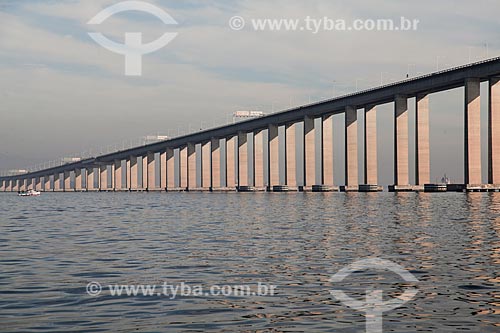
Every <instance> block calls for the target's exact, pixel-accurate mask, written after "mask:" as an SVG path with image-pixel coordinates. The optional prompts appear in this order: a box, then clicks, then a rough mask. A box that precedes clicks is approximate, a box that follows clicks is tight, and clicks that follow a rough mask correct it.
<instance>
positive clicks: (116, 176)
mask: <svg viewBox="0 0 500 333" xmlns="http://www.w3.org/2000/svg"><path fill="white" fill-rule="evenodd" d="M122 179H123V178H122V161H121V160H115V163H114V168H113V189H114V190H115V191H121V189H122V188H123V184H122Z"/></svg>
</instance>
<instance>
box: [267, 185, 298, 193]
mask: <svg viewBox="0 0 500 333" xmlns="http://www.w3.org/2000/svg"><path fill="white" fill-rule="evenodd" d="M268 191H269V192H271V191H270V190H269V189H268ZM298 191H299V188H298V187H297V186H288V185H275V186H273V187H272V192H298Z"/></svg>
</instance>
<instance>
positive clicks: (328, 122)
mask: <svg viewBox="0 0 500 333" xmlns="http://www.w3.org/2000/svg"><path fill="white" fill-rule="evenodd" d="M321 136H322V137H321V146H322V147H321V159H322V172H321V178H322V181H321V183H322V185H327V186H333V185H334V179H333V116H332V115H327V116H324V117H323V119H322V129H321Z"/></svg>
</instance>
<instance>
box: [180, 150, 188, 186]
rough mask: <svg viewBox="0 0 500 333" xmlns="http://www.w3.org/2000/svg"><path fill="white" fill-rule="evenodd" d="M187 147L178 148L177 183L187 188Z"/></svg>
mask: <svg viewBox="0 0 500 333" xmlns="http://www.w3.org/2000/svg"><path fill="white" fill-rule="evenodd" d="M187 151H188V147H182V148H180V149H179V177H180V180H179V184H180V187H181V188H183V189H187V188H188V153H187Z"/></svg>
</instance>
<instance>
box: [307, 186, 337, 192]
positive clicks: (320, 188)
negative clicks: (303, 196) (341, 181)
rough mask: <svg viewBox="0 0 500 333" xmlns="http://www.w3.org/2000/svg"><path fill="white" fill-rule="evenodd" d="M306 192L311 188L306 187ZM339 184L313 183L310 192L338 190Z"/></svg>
mask: <svg viewBox="0 0 500 333" xmlns="http://www.w3.org/2000/svg"><path fill="white" fill-rule="evenodd" d="M304 191H305V192H309V189H307V188H304ZM338 191H339V188H338V186H331V185H313V186H312V187H311V189H310V192H338Z"/></svg>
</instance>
